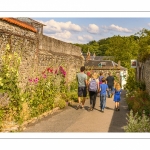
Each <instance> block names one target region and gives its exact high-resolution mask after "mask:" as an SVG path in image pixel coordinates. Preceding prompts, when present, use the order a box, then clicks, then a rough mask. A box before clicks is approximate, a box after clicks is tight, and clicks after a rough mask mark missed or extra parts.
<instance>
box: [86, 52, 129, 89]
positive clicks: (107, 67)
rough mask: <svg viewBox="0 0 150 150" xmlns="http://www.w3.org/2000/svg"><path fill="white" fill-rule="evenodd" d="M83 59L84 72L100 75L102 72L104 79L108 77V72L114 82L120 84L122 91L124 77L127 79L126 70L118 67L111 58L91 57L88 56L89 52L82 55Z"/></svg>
mask: <svg viewBox="0 0 150 150" xmlns="http://www.w3.org/2000/svg"><path fill="white" fill-rule="evenodd" d="M83 56H84V59H85V63H84V65H85V67H86V70H87V71H88V70H92V71H94V72H97V73H98V74H100V72H103V75H104V77H107V76H108V72H112V74H113V75H114V77H115V79H116V81H118V82H120V84H121V87H122V89H123V88H124V85H125V84H126V77H127V68H125V67H123V66H121V65H120V62H118V63H115V62H114V61H112V60H111V59H113V57H112V56H95V54H93V56H90V55H89V51H88V53H87V55H86V54H84V55H83Z"/></svg>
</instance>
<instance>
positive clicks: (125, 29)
mask: <svg viewBox="0 0 150 150" xmlns="http://www.w3.org/2000/svg"><path fill="white" fill-rule="evenodd" d="M108 29H109V30H115V31H118V32H132V31H131V30H129V29H127V28H123V27H119V26H117V25H114V24H112V25H110V27H109V28H108Z"/></svg>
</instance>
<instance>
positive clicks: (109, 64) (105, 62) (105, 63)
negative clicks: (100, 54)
mask: <svg viewBox="0 0 150 150" xmlns="http://www.w3.org/2000/svg"><path fill="white" fill-rule="evenodd" d="M99 64H101V65H102V67H100V66H99ZM84 65H85V67H93V68H101V69H104V68H105V69H106V68H109V69H110V68H114V67H116V68H117V67H118V64H117V63H115V62H114V61H111V60H101V61H99V60H88V61H87V62H85V63H84ZM120 69H121V70H126V68H124V67H122V66H120Z"/></svg>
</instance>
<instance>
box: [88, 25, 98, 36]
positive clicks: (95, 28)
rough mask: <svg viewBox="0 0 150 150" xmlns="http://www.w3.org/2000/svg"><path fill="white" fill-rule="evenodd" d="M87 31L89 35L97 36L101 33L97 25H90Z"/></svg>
mask: <svg viewBox="0 0 150 150" xmlns="http://www.w3.org/2000/svg"><path fill="white" fill-rule="evenodd" d="M87 31H88V32H89V33H94V34H96V33H98V32H99V27H98V26H97V25H95V24H89V26H88V28H87Z"/></svg>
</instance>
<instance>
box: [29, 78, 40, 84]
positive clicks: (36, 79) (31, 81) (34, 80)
mask: <svg viewBox="0 0 150 150" xmlns="http://www.w3.org/2000/svg"><path fill="white" fill-rule="evenodd" d="M38 81H39V78H35V79H32V78H30V79H29V82H30V83H35V84H37V83H38Z"/></svg>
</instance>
